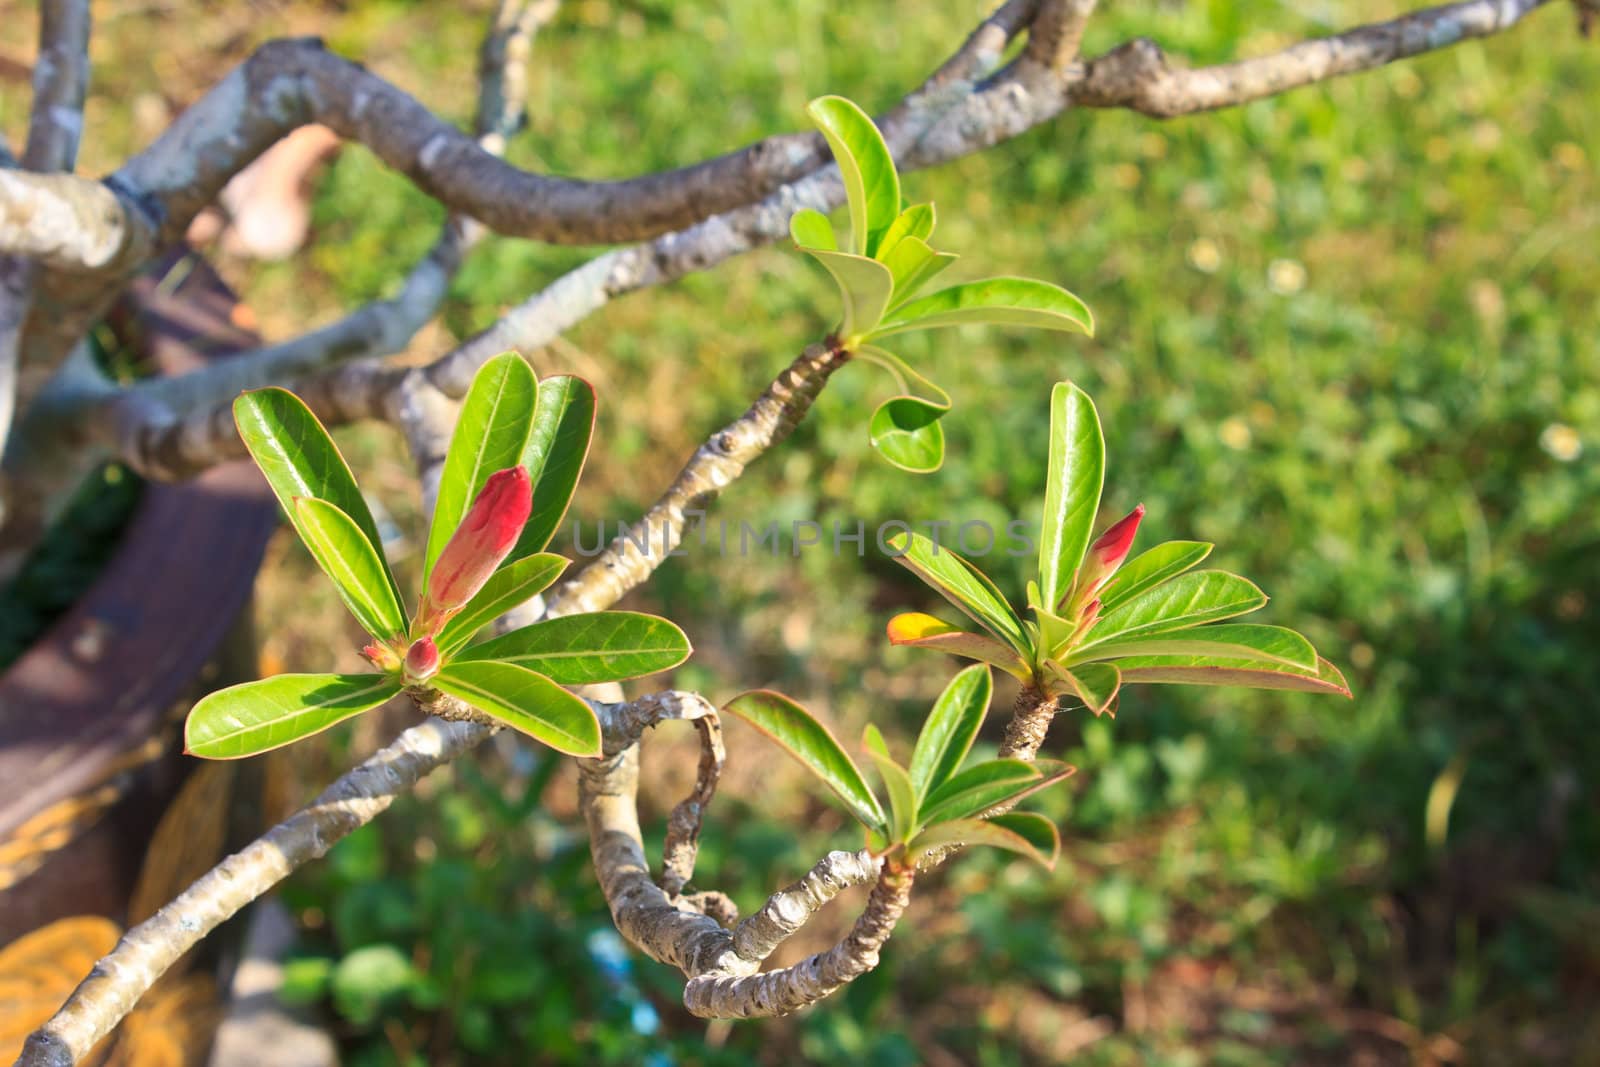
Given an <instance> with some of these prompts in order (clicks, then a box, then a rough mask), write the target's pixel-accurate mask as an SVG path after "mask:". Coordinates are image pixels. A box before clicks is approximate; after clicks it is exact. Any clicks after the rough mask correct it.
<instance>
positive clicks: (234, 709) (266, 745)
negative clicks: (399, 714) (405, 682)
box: [183, 674, 400, 759]
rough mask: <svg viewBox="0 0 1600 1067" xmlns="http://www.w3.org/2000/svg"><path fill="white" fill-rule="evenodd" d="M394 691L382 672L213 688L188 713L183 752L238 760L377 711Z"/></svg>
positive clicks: (288, 677)
mask: <svg viewBox="0 0 1600 1067" xmlns="http://www.w3.org/2000/svg"><path fill="white" fill-rule="evenodd" d="M399 692H400V681H399V679H397V678H394V677H391V676H389V675H383V674H279V675H274V676H273V677H271V678H262V679H261V680H259V681H255V682H245V683H243V684H242V685H235V686H229V687H228V688H227V689H219V690H217V691H216V692H215V693H212V694H211V695H210V696H207V697H205V698H204V699H202V700H201V701H200V702H199V703H198V704H196V705H195V706H194V708H193V710H191V711H190V712H189V718H188V720H187V721H186V722H185V723H184V727H183V746H184V751H186V752H188V753H189V754H191V755H194V756H203V757H205V758H206V759H238V758H239V757H241V756H253V755H255V754H256V753H258V752H266V751H267V750H269V749H274V748H278V747H279V746H281V745H287V744H288V743H289V742H291V741H298V740H300V739H301V738H302V737H309V736H311V735H312V734H314V733H318V732H320V731H322V730H326V729H327V728H328V727H330V726H332V725H334V724H335V723H339V722H343V721H344V720H345V719H348V718H350V717H351V716H352V715H359V714H361V713H362V712H363V711H369V710H371V709H372V708H375V707H377V706H378V705H379V704H382V703H383V702H384V701H386V700H388V699H389V698H390V697H392V696H394V695H395V694H397V693H399Z"/></svg>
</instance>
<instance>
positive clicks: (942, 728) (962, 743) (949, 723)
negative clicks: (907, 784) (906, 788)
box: [891, 623, 994, 798]
mask: <svg viewBox="0 0 1600 1067" xmlns="http://www.w3.org/2000/svg"><path fill="white" fill-rule="evenodd" d="M892 625H893V624H892V623H891V626H892ZM973 636H976V635H973ZM993 692H994V682H993V679H991V678H990V676H989V668H988V667H985V666H981V665H980V666H976V667H968V668H967V669H966V670H964V671H962V672H961V673H960V674H958V675H956V676H955V677H954V678H952V679H951V680H950V684H949V685H947V686H945V688H944V692H942V693H940V694H939V699H938V700H936V701H934V704H933V710H932V711H931V712H929V713H928V719H927V721H926V722H924V723H923V724H922V732H921V733H919V734H918V735H917V745H916V748H915V749H913V750H912V753H911V767H910V771H911V784H912V785H913V786H915V787H916V793H917V797H918V798H922V797H926V796H927V795H928V793H929V792H930V791H932V790H934V789H937V788H938V787H939V786H941V785H943V784H944V782H945V781H946V780H947V779H949V777H950V776H951V775H953V774H955V773H956V770H957V768H959V767H960V766H961V762H962V761H963V760H965V759H966V758H967V752H968V751H970V750H971V748H972V742H973V739H974V738H976V737H977V736H978V729H979V728H980V727H981V726H983V718H984V716H985V715H987V714H988V713H989V699H990V697H991V695H992V694H993Z"/></svg>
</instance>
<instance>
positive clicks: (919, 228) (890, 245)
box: [878, 203, 935, 259]
mask: <svg viewBox="0 0 1600 1067" xmlns="http://www.w3.org/2000/svg"><path fill="white" fill-rule="evenodd" d="M934 219H935V213H934V208H933V205H932V204H931V203H929V204H912V205H911V206H910V207H908V208H906V209H905V210H904V211H902V212H900V214H899V215H896V216H895V220H894V221H893V222H891V223H890V224H889V228H888V229H887V230H884V231H883V239H882V241H880V242H879V245H878V258H879V259H885V258H886V257H887V256H888V254H889V253H892V252H893V251H894V247H895V245H896V244H898V243H899V242H901V241H903V240H905V239H906V238H907V237H915V238H916V239H917V240H919V241H922V242H924V243H926V242H928V241H930V240H932V238H933V226H934Z"/></svg>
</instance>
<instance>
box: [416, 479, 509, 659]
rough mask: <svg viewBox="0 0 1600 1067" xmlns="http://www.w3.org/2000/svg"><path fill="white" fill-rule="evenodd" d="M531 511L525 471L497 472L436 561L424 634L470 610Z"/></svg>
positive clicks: (425, 605) (424, 613) (427, 596)
mask: <svg viewBox="0 0 1600 1067" xmlns="http://www.w3.org/2000/svg"><path fill="white" fill-rule="evenodd" d="M532 510H533V483H532V481H530V480H529V478H528V472H527V470H525V469H524V468H522V467H508V468H506V469H505V470H503V471H496V472H495V473H494V474H491V475H490V476H489V480H488V481H487V482H485V483H484V486H483V489H482V491H480V492H479V493H478V498H477V499H476V500H474V501H473V502H472V507H471V508H470V509H469V510H468V511H467V514H466V517H465V518H464V519H462V520H461V525H460V526H459V527H457V528H456V532H455V533H454V534H452V535H451V536H450V540H449V541H448V542H447V543H446V544H445V546H444V551H442V552H440V553H439V558H438V560H436V561H435V562H434V565H433V572H432V573H431V574H430V575H429V578H428V590H427V593H426V594H425V595H424V597H423V604H422V612H421V615H422V620H423V622H424V629H425V630H426V632H429V633H431V632H433V627H435V626H437V625H438V624H439V623H442V622H444V620H446V619H448V618H449V617H450V616H451V615H454V614H455V613H456V612H458V611H460V610H461V609H462V608H463V607H465V606H466V603H467V601H469V600H471V599H472V597H473V595H474V594H475V593H477V591H478V590H479V589H482V588H483V583H484V582H487V581H488V580H489V576H490V575H491V574H493V573H494V571H495V568H496V567H498V566H500V561H501V560H503V559H505V558H506V555H507V554H508V553H510V551H511V549H512V548H513V547H515V545H516V543H517V538H518V537H520V536H521V535H522V527H523V526H524V525H525V524H526V523H527V521H528V515H529V513H530V512H532Z"/></svg>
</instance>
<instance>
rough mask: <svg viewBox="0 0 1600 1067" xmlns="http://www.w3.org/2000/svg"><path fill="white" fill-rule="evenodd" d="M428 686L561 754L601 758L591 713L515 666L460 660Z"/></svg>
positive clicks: (549, 683)
mask: <svg viewBox="0 0 1600 1067" xmlns="http://www.w3.org/2000/svg"><path fill="white" fill-rule="evenodd" d="M428 684H429V685H431V686H434V687H435V688H437V689H438V690H439V691H440V692H442V693H448V694H450V695H451V696H453V697H456V698H457V699H460V700H464V701H466V702H467V703H468V704H471V705H472V706H473V707H475V708H477V709H478V710H479V711H481V712H483V713H484V714H485V715H487V716H489V717H490V718H492V719H495V720H497V721H499V722H503V723H505V724H506V725H507V726H509V727H511V728H512V729H513V730H516V731H518V732H520V733H524V734H527V735H528V736H529V737H532V738H534V739H535V740H538V741H542V742H544V743H545V744H547V745H549V746H550V747H551V748H553V749H555V750H556V751H558V752H565V753H567V754H568V755H571V756H598V755H599V754H600V723H599V721H598V720H596V719H595V717H594V711H593V709H591V708H590V707H589V705H588V704H586V703H584V702H583V701H582V700H580V699H578V698H577V697H576V696H573V695H572V694H571V693H569V692H567V691H566V690H565V689H563V688H561V687H560V686H559V685H557V684H556V683H555V682H553V681H551V680H550V679H549V678H546V677H545V676H544V675H542V674H539V673H537V672H535V671H530V670H527V669H526V668H523V667H519V666H517V665H516V664H514V663H488V662H464V661H461V660H456V661H454V662H452V663H447V664H445V665H444V667H443V669H441V670H440V671H439V673H438V674H436V675H434V677H433V678H432V679H430V680H429V682H428Z"/></svg>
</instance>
